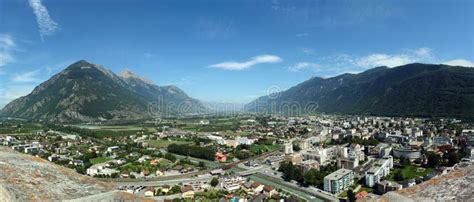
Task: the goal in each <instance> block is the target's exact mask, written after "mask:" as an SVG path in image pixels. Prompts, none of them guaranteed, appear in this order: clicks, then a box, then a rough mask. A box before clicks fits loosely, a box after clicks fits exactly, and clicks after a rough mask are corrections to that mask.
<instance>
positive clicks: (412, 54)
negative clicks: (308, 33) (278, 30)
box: [288, 47, 466, 77]
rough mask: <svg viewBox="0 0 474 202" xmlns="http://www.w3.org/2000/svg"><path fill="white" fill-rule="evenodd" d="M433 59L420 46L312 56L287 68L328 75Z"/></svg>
mask: <svg viewBox="0 0 474 202" xmlns="http://www.w3.org/2000/svg"><path fill="white" fill-rule="evenodd" d="M310 50H312V49H310ZM303 52H304V50H303ZM305 54H306V53H305ZM435 61H437V60H436V58H435V56H434V53H433V50H432V49H430V48H428V47H421V48H417V49H403V50H401V51H399V52H398V53H371V54H367V55H353V54H344V53H342V54H333V55H328V56H321V57H316V58H314V59H313V61H311V62H308V61H304V62H299V63H296V64H295V65H293V66H290V67H289V68H288V70H289V71H293V72H301V71H303V70H310V71H313V72H317V73H318V74H319V75H320V76H323V77H330V76H335V75H339V74H342V73H359V72H362V71H365V70H367V69H370V68H374V67H378V66H387V67H396V66H401V65H405V64H409V63H415V62H426V63H433V62H435ZM464 64H466V63H464Z"/></svg>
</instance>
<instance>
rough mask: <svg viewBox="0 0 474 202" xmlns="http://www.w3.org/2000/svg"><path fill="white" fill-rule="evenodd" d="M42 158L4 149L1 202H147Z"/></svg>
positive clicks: (0, 153) (0, 156)
mask: <svg viewBox="0 0 474 202" xmlns="http://www.w3.org/2000/svg"><path fill="white" fill-rule="evenodd" d="M113 187H114V186H113V185H112V184H109V183H105V182H101V181H98V180H96V179H94V178H91V177H87V176H83V175H80V174H78V173H76V172H75V171H73V170H71V169H68V168H64V167H61V166H58V165H55V164H53V163H50V162H48V161H45V160H43V159H41V158H38V157H34V156H29V155H24V154H21V153H18V152H15V151H12V150H11V149H9V148H6V147H0V201H2V202H3V201H69V200H71V201H91V200H93V201H115V200H133V201H144V200H146V199H141V198H137V197H135V196H134V195H132V194H128V193H123V192H117V191H114V190H113Z"/></svg>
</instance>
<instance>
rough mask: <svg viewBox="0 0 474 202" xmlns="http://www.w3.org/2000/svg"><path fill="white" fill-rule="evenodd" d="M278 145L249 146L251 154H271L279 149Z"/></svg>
mask: <svg viewBox="0 0 474 202" xmlns="http://www.w3.org/2000/svg"><path fill="white" fill-rule="evenodd" d="M279 148H280V146H279V145H267V144H253V145H251V146H250V151H251V152H252V153H258V152H259V151H260V152H272V151H275V150H277V149H279Z"/></svg>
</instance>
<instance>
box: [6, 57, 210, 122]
mask: <svg viewBox="0 0 474 202" xmlns="http://www.w3.org/2000/svg"><path fill="white" fill-rule="evenodd" d="M129 74H131V72H129ZM133 75H135V74H133ZM155 103H158V104H159V106H156V105H157V104H155ZM176 103H178V105H179V106H177V104H176ZM152 104H153V105H154V106H153V107H150V105H152ZM180 107H181V108H180ZM203 109H205V106H204V105H203V104H202V103H201V102H200V101H198V100H196V99H193V98H191V97H189V96H188V95H187V94H186V93H185V92H184V91H182V90H181V89H179V88H177V87H170V86H164V87H160V86H158V85H155V84H152V83H149V82H148V81H146V80H143V79H141V77H138V76H133V77H132V76H130V75H129V76H128V77H121V76H119V75H116V74H115V73H113V72H112V71H110V70H108V69H106V68H104V67H102V66H100V65H97V64H92V63H89V62H87V61H85V60H80V61H77V62H75V63H73V64H71V65H69V66H68V67H67V68H66V69H64V70H63V71H61V72H59V73H58V74H56V75H54V76H52V77H51V78H50V79H48V80H47V81H45V82H43V83H41V84H40V85H38V86H37V87H36V88H35V89H34V90H33V91H32V92H31V93H30V94H28V95H26V96H22V97H20V98H17V99H15V100H13V101H12V102H10V103H9V104H7V105H6V106H5V107H4V108H3V109H2V110H1V112H2V114H3V116H8V117H15V118H26V119H36V120H47V121H59V122H89V121H104V120H138V119H146V118H153V116H163V115H164V116H167V115H176V114H184V113H197V112H199V111H201V110H203Z"/></svg>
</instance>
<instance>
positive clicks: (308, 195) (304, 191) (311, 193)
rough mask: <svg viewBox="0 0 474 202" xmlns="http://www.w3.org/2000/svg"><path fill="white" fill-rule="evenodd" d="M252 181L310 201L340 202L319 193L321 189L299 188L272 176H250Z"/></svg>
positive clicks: (335, 198)
mask: <svg viewBox="0 0 474 202" xmlns="http://www.w3.org/2000/svg"><path fill="white" fill-rule="evenodd" d="M250 179H252V180H254V181H258V182H261V183H264V184H269V185H271V186H275V187H278V188H280V189H283V190H285V191H287V192H290V193H293V194H296V195H298V196H300V197H303V198H305V199H306V200H308V201H315V202H322V201H335V202H336V201H339V199H338V198H337V197H334V196H332V195H328V194H326V193H324V192H322V191H319V189H315V188H311V187H301V186H298V185H297V184H294V183H291V182H286V181H284V180H282V179H278V178H274V177H272V176H269V175H265V174H262V173H257V174H255V175H252V176H250Z"/></svg>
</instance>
